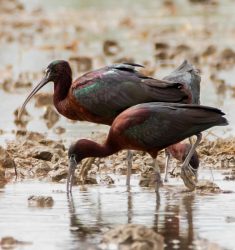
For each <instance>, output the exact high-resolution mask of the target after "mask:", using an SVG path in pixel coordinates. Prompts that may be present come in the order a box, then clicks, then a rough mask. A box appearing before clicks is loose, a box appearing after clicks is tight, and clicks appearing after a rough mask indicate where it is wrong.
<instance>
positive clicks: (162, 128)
mask: <svg viewBox="0 0 235 250" xmlns="http://www.w3.org/2000/svg"><path fill="white" fill-rule="evenodd" d="M223 116H224V113H223V112H222V111H221V110H219V109H216V108H211V107H207V106H199V105H193V104H192V105H185V104H175V103H168V104H167V103H145V104H139V105H136V106H133V107H131V108H129V109H127V110H125V111H124V112H122V113H121V114H120V115H119V116H118V117H117V118H116V119H115V120H114V122H113V125H112V127H111V131H110V138H111V139H114V138H115V140H116V139H117V138H118V140H117V141H120V143H121V144H122V147H123V148H133V149H138V150H145V151H146V150H147V151H151V150H153V149H154V150H155V149H156V150H160V149H163V148H165V147H168V146H169V145H172V144H175V143H177V142H179V141H182V140H184V139H185V138H188V137H190V136H192V135H195V134H198V133H200V132H202V131H204V130H206V129H208V128H211V127H213V126H220V125H227V120H226V119H225V118H224V117H223Z"/></svg>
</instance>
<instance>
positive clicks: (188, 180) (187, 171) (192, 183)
mask: <svg viewBox="0 0 235 250" xmlns="http://www.w3.org/2000/svg"><path fill="white" fill-rule="evenodd" d="M180 177H181V178H182V180H183V181H184V185H185V186H186V187H187V188H188V189H189V190H191V191H192V190H194V189H195V188H196V185H197V169H194V168H192V167H191V166H190V164H189V165H187V166H183V167H182V169H181V173H180Z"/></svg>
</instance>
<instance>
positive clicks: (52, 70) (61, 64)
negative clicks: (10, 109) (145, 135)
mask: <svg viewBox="0 0 235 250" xmlns="http://www.w3.org/2000/svg"><path fill="white" fill-rule="evenodd" d="M62 78H65V79H66V80H67V81H68V82H70V83H71V81H72V71H71V68H70V66H69V63H68V62H67V61H64V60H55V61H53V62H51V63H50V64H49V65H48V66H47V68H46V70H45V75H44V77H43V78H42V80H41V81H40V82H39V84H38V85H37V86H36V87H35V88H34V89H33V90H32V91H31V93H30V94H29V95H28V97H27V98H26V100H25V101H24V103H23V105H22V107H21V109H20V111H19V113H18V119H20V116H21V114H22V112H23V111H24V109H25V106H26V104H27V103H28V102H29V100H30V99H31V98H32V97H33V96H34V95H35V94H36V93H37V92H38V91H39V90H40V89H41V88H42V87H43V86H45V85H46V84H47V83H48V82H54V84H57V82H58V80H59V79H62Z"/></svg>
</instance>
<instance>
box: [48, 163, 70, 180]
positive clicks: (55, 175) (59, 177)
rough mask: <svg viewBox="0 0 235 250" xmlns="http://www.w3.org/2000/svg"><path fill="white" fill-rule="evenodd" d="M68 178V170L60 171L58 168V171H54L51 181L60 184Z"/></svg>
mask: <svg viewBox="0 0 235 250" xmlns="http://www.w3.org/2000/svg"><path fill="white" fill-rule="evenodd" d="M67 176H68V170H66V169H60V168H59V166H58V169H57V170H56V171H53V172H52V173H50V177H51V180H52V181H54V182H58V181H60V180H62V179H65V178H67Z"/></svg>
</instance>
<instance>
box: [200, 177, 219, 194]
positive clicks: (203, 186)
mask: <svg viewBox="0 0 235 250" xmlns="http://www.w3.org/2000/svg"><path fill="white" fill-rule="evenodd" d="M196 192H197V193H203V194H205V193H221V192H222V190H221V189H220V188H219V186H217V185H216V184H215V183H213V182H211V181H208V180H200V181H199V182H198V183H197V186H196Z"/></svg>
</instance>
